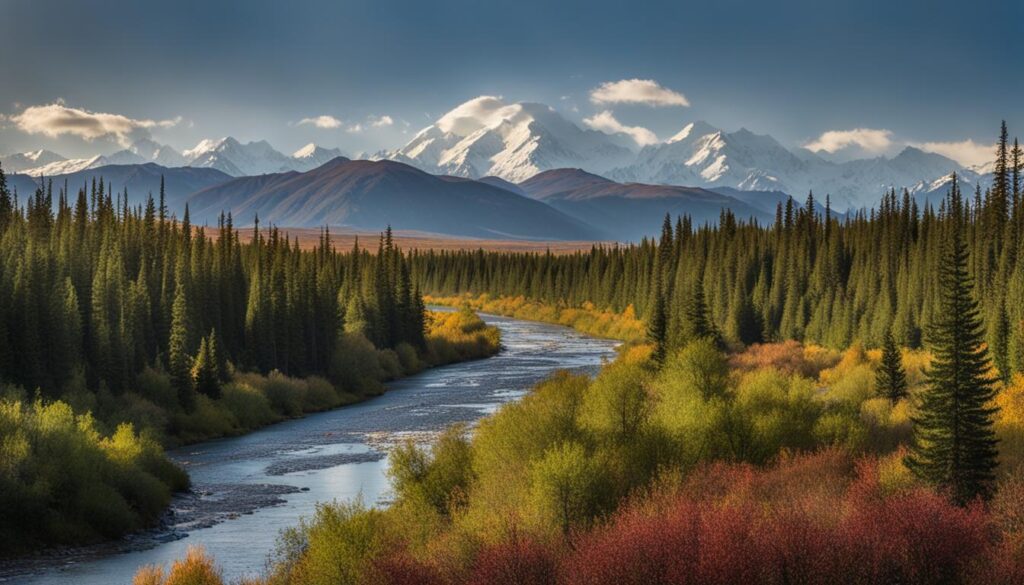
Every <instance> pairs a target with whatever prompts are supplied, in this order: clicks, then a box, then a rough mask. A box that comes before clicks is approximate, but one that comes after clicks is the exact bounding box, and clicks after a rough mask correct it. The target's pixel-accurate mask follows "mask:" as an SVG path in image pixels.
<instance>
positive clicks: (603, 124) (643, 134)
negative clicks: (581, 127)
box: [583, 110, 658, 146]
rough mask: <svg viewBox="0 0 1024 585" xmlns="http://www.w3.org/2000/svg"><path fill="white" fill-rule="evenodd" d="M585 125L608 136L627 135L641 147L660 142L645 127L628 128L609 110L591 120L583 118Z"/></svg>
mask: <svg viewBox="0 0 1024 585" xmlns="http://www.w3.org/2000/svg"><path fill="white" fill-rule="evenodd" d="M583 123H584V124H586V125H587V127H589V128H593V129H594V130H600V131H601V132H605V133H608V134H626V135H627V136H629V137H630V138H632V139H633V140H634V141H635V142H636V143H637V144H638V145H639V146H647V145H648V144H656V143H657V142H658V137H657V136H655V134H654V132H651V131H650V130H648V129H647V128H644V127H643V126H626V125H625V124H623V123H621V122H619V121H618V120H616V119H615V116H614V115H612V113H611V112H610V111H608V110H605V111H603V112H601V113H599V114H594V116H593V117H590V118H583Z"/></svg>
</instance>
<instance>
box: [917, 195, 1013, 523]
mask: <svg viewBox="0 0 1024 585" xmlns="http://www.w3.org/2000/svg"><path fill="white" fill-rule="evenodd" d="M949 208H950V212H949V214H950V217H949V220H948V221H949V233H948V234H947V236H946V246H945V253H944V255H943V259H942V262H941V264H940V266H939V274H938V287H939V290H938V294H939V307H938V311H937V312H936V314H935V318H934V321H933V322H932V324H931V326H930V328H929V330H928V343H929V345H930V346H931V347H930V349H931V351H932V353H933V355H934V359H933V360H932V364H931V366H930V367H929V370H928V373H927V389H926V390H925V391H924V393H923V395H922V397H921V403H920V404H919V405H918V408H917V413H916V415H915V416H914V417H913V419H912V420H913V424H914V428H913V440H912V442H911V446H910V453H909V455H908V456H907V458H906V464H907V466H908V467H909V468H910V470H911V471H912V472H913V473H914V474H915V475H917V476H918V477H920V478H921V479H924V480H925V481H928V482H930V483H932V484H935V485H937V486H939V487H941V488H942V489H944V490H947V491H948V492H949V495H950V497H951V498H952V499H953V500H954V501H956V502H957V503H960V504H966V503H968V502H970V501H972V500H974V499H975V498H977V497H982V498H988V497H990V496H991V495H992V491H993V483H994V479H995V477H994V470H995V468H996V457H997V455H998V453H997V450H996V444H997V439H996V437H995V432H994V431H993V428H992V423H993V416H994V415H995V413H996V412H997V409H996V408H993V407H992V406H990V402H991V400H992V398H993V397H994V396H995V390H994V384H993V380H992V378H991V377H990V376H989V370H990V364H989V358H988V353H987V350H986V348H985V346H984V330H983V326H982V320H981V317H980V314H979V309H978V302H977V301H976V300H975V299H974V298H973V282H972V279H971V277H970V276H969V274H968V270H967V263H968V251H967V245H966V244H965V242H964V237H963V234H962V230H963V226H962V221H963V219H962V213H963V212H962V209H963V205H962V203H961V200H960V193H959V187H958V186H957V182H956V177H955V175H954V177H953V187H952V193H951V197H950V207H949Z"/></svg>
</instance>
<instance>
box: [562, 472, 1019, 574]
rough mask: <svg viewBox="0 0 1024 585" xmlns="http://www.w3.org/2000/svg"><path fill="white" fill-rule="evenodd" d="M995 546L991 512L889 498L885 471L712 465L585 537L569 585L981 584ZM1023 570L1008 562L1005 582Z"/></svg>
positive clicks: (566, 569)
mask: <svg viewBox="0 0 1024 585" xmlns="http://www.w3.org/2000/svg"><path fill="white" fill-rule="evenodd" d="M995 536H996V532H995V530H994V524H993V522H992V521H991V520H990V517H989V516H988V515H987V514H986V512H985V511H984V510H983V509H982V508H981V507H980V506H977V507H971V508H966V509H964V508H958V507H956V506H954V505H952V504H951V503H949V501H947V500H946V499H945V498H943V497H941V496H939V495H937V494H935V493H933V492H930V491H927V490H923V489H919V490H915V491H910V492H906V493H902V494H899V495H894V496H885V495H883V493H882V491H881V490H880V488H879V486H878V480H877V468H876V466H875V465H872V464H861V465H857V466H855V465H854V463H853V462H852V460H850V458H849V457H848V456H842V455H840V454H838V453H837V452H824V453H818V454H814V455H807V456H798V457H792V458H787V459H783V460H782V461H781V462H780V463H779V464H778V465H777V466H776V467H773V468H769V469H762V470H758V469H753V468H750V467H749V466H731V465H715V466H710V467H708V468H705V469H703V470H700V471H698V472H696V473H695V474H694V475H693V476H691V477H690V478H688V479H687V481H685V482H684V483H683V485H682V486H681V487H679V488H676V489H674V490H673V491H672V492H670V493H661V494H657V495H655V496H652V497H651V498H649V499H648V500H647V501H643V502H635V503H633V504H630V505H629V506H627V508H626V509H625V510H623V511H621V512H620V513H619V514H617V515H616V516H615V517H613V519H612V520H611V521H610V522H609V523H608V524H607V525H606V526H604V527H601V528H599V529H595V530H594V531H592V532H591V533H589V534H586V535H582V536H580V537H579V539H578V542H577V547H576V550H575V551H574V552H573V553H572V554H571V555H569V556H568V557H567V558H566V559H564V561H563V564H562V582H564V583H567V584H570V585H576V584H579V585H597V584H599V583H624V584H627V585H629V584H637V585H658V584H687V583H701V584H711V585H713V584H727V583H780V584H782V583H803V584H816V583H822V584H826V583H865V584H867V583H901V584H906V585H913V584H931V583H958V582H965V581H967V580H968V577H969V576H970V575H971V574H979V573H978V572H977V569H976V566H977V565H976V561H978V559H985V558H988V557H990V556H991V555H992V553H993V550H994V547H993V546H992V544H993V543H994V542H996V538H995ZM1018 565H1019V566H1021V567H1024V562H1015V561H1014V562H1011V561H1005V560H1004V561H1002V562H1001V564H1000V565H999V569H998V574H999V575H1001V576H1003V579H1004V580H1003V581H1002V582H1008V581H1006V576H1007V575H1019V574H1020V568H1018ZM987 581H993V578H987V579H977V580H971V581H970V582H987ZM1022 582H1024V581H1022Z"/></svg>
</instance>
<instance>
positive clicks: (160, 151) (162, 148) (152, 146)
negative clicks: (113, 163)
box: [128, 138, 186, 167]
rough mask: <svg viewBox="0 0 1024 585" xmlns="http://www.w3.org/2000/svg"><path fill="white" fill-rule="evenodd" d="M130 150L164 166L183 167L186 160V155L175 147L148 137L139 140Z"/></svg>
mask: <svg viewBox="0 0 1024 585" xmlns="http://www.w3.org/2000/svg"><path fill="white" fill-rule="evenodd" d="M128 151H129V152H132V153H134V154H137V155H138V156H140V157H142V158H143V159H144V160H145V161H146V162H154V163H156V164H158V165H160V166H162V167H183V166H185V162H186V161H185V157H184V156H182V155H181V153H180V152H178V151H177V150H174V148H173V147H170V146H167V145H166V144H159V143H157V142H154V141H152V140H150V139H148V138H143V139H142V140H137V141H136V142H135V143H134V144H132V145H131V147H129V148H128Z"/></svg>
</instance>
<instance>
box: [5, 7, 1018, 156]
mask: <svg viewBox="0 0 1024 585" xmlns="http://www.w3.org/2000/svg"><path fill="white" fill-rule="evenodd" d="M1021 38H1024V2H1020V1H1019V0H1000V1H988V0H980V1H975V2H971V3H967V2H964V1H962V0H961V1H950V0H934V1H931V2H920V1H912V2H901V1H898V0H887V1H879V0H858V1H845V2H834V1H829V0H815V1H810V0H796V1H794V0H780V1H773V2H762V1H746V2H739V1H736V0H717V1H708V0H700V1H697V2H689V1H685V2H684V1H674V2H621V1H605V0H591V1H587V2H576V1H572V2H569V1H563V2H552V1H550V0H548V1H535V0H519V1H515V2H490V1H482V0H429V1H424V0H341V1H338V0H289V1H287V2H285V1H280V0H275V1H268V0H217V1H212V0H204V1H197V0H175V1H174V2H150V1H141V0H105V1H103V2H82V1H81V0H0V72H2V75H3V77H4V80H3V82H2V83H0V116H2V118H0V153H3V154H6V153H11V152H20V151H25V150H31V149H37V148H48V149H51V150H55V151H57V152H60V153H61V154H64V155H65V156H87V155H91V154H96V153H104V154H105V153H109V152H113V151H115V150H118V149H119V148H121V147H123V146H124V145H125V144H127V143H130V142H131V141H133V140H135V139H137V138H140V137H151V138H152V139H154V140H156V141H157V142H160V143H166V144H170V145H172V146H174V147H175V148H177V149H179V150H182V149H186V148H190V147H192V146H194V145H195V144H196V143H197V142H198V141H199V140H201V139H203V138H217V137H222V136H228V135H230V136H234V137H236V138H238V139H240V140H242V141H248V140H260V139H266V140H268V141H269V142H270V143H271V144H272V145H274V146H275V147H276V148H278V149H279V150H281V151H283V152H292V151H293V150H295V149H297V148H299V147H301V146H303V145H305V144H307V143H309V142H316V143H317V144H321V145H324V146H328V147H340V148H341V149H342V150H343V151H344V152H345V153H346V154H349V155H352V154H356V153H359V152H374V151H377V150H379V149H383V148H394V147H397V146H400V145H401V144H403V143H404V142H406V141H407V140H409V139H410V138H411V137H412V136H413V135H414V134H415V133H416V132H417V131H418V130H419V129H421V128H423V127H424V126H426V125H428V124H430V123H431V122H433V121H434V120H436V119H437V118H439V117H440V116H442V115H443V114H444V113H445V112H447V111H449V110H451V109H452V108H454V107H456V106H458V105H459V104H461V103H463V102H466V101H467V100H471V99H473V98H476V97H478V96H482V95H486V96H497V97H500V98H501V99H503V100H504V101H506V102H515V101H531V102H542V103H545V104H548V105H550V106H552V107H554V108H556V109H558V110H559V111H560V112H562V113H563V114H564V115H565V116H566V117H568V118H569V119H571V120H573V121H574V122H576V123H577V124H579V125H581V126H590V127H594V128H597V129H601V130H604V131H608V132H613V131H624V132H626V133H628V134H629V135H630V136H631V137H632V138H633V139H634V140H636V141H637V142H638V144H640V143H647V142H650V141H654V140H664V139H666V138H668V137H670V136H672V135H673V134H675V133H676V132H677V131H678V130H679V129H680V128H682V127H683V126H684V125H685V124H686V123H688V122H691V121H695V120H705V121H707V122H709V123H711V124H712V125H714V126H717V127H720V128H723V129H726V130H736V129H739V128H741V127H745V128H747V129H750V130H752V131H754V132H757V133H765V134H771V135H772V136H774V137H775V138H776V139H778V140H779V141H780V142H782V143H783V144H784V145H786V146H791V147H795V146H810V147H813V148H814V149H815V150H818V151H819V152H821V153H823V154H825V155H827V156H831V157H834V158H853V157H860V156H875V155H878V154H893V153H895V152H897V151H898V150H899V149H901V148H902V147H903V146H905V145H908V144H911V145H918V146H925V147H926V149H930V150H934V151H937V152H942V153H943V154H947V155H948V156H952V157H953V158H957V159H958V160H961V162H968V160H967V159H979V158H985V157H986V156H987V153H988V151H989V150H988V149H989V148H990V145H991V143H992V142H993V140H994V137H995V135H996V132H997V130H998V125H999V121H1000V120H1002V119H1006V121H1007V123H1008V124H1009V125H1010V130H1011V134H1012V133H1013V131H1014V129H1019V131H1020V132H1021V134H1022V136H1024V108H1022V104H1024V100H1022V96H1024V75H1021V73H1020V70H1019V69H1020V57H1021V56H1022V55H1024V50H1022V49H1021V48H1020V47H1021V43H1020V39H1021ZM675 96H678V97H675Z"/></svg>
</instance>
